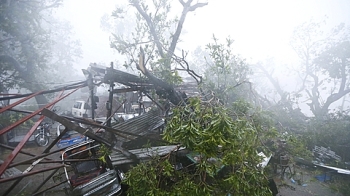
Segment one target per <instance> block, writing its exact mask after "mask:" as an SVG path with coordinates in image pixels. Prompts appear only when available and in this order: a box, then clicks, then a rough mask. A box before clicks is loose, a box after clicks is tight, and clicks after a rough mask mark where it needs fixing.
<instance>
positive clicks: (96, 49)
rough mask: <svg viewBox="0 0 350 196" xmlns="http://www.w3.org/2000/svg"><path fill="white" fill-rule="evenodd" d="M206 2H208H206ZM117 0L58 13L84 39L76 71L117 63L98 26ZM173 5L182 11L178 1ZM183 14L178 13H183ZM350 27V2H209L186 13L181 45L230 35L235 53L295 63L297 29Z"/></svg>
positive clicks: (88, 0) (89, 0)
mask: <svg viewBox="0 0 350 196" xmlns="http://www.w3.org/2000/svg"><path fill="white" fill-rule="evenodd" d="M203 1H206V0H203ZM117 2H125V0H124V1H121V0H120V1H115V0H114V1H113V0H66V1H65V2H64V6H63V7H62V8H61V11H60V12H59V13H60V15H63V17H64V18H66V19H67V20H69V21H70V22H71V24H72V25H73V26H74V31H75V33H76V36H77V37H78V38H79V39H80V40H81V43H82V48H83V59H82V60H81V61H80V62H79V63H78V64H77V68H86V67H87V66H88V65H89V63H91V62H97V63H99V62H104V63H105V64H109V62H111V61H113V60H115V58H116V55H115V52H114V51H113V50H112V49H110V47H109V39H108V38H109V34H108V33H106V32H103V31H102V29H101V28H100V19H101V17H102V15H103V14H105V13H107V14H111V12H112V11H113V9H114V7H115V3H117ZM173 4H174V6H176V7H179V3H178V1H177V0H173ZM179 13H180V12H179ZM325 15H327V16H328V18H329V19H328V22H329V24H331V25H332V26H333V24H334V25H335V24H339V23H340V22H345V23H348V24H349V23H350V1H349V0H244V1H243V0H209V4H208V5H207V6H205V7H203V8H199V9H197V10H196V11H195V12H192V13H189V14H188V15H187V18H186V21H185V25H184V29H185V30H186V33H185V34H183V35H182V36H181V39H182V41H183V42H182V43H181V44H179V46H180V47H181V48H182V49H184V50H192V49H194V48H195V47H197V46H199V45H200V46H204V45H206V44H207V43H209V42H210V41H211V38H212V35H213V34H215V35H216V36H217V37H218V38H219V39H220V40H221V41H224V39H225V38H226V37H227V36H230V37H231V38H232V39H234V40H235V44H234V48H235V52H236V53H239V54H241V55H242V56H243V57H245V58H247V59H248V60H250V61H258V60H261V61H263V60H264V59H266V58H267V57H275V58H276V59H281V60H283V59H286V60H287V59H291V57H293V56H294V55H295V54H294V53H293V51H292V50H291V49H290V47H289V41H290V36H291V33H292V31H293V29H294V27H296V26H297V25H300V24H301V23H303V22H306V21H309V20H310V19H312V18H313V19H316V20H321V19H324V16H325Z"/></svg>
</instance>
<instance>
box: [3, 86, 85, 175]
mask: <svg viewBox="0 0 350 196" xmlns="http://www.w3.org/2000/svg"><path fill="white" fill-rule="evenodd" d="M79 88H80V87H78V88H76V89H75V90H73V91H72V92H70V93H68V94H66V95H64V96H62V97H60V98H58V99H56V100H55V101H53V102H52V103H50V104H47V105H46V106H45V107H44V108H47V107H51V106H53V105H54V104H55V103H57V102H59V101H60V100H62V99H63V98H65V97H67V96H68V95H70V94H72V93H73V92H75V91H77V90H78V89H79ZM44 108H41V109H39V110H37V111H35V112H33V114H31V115H28V116H30V117H32V116H34V115H36V114H38V113H39V112H41V111H42V110H43V109H44ZM30 117H29V118H30ZM29 118H27V117H25V118H23V119H21V120H20V123H23V122H24V121H25V120H28V119H29ZM44 118H45V117H44V116H41V117H40V119H39V121H38V122H36V123H35V124H34V126H33V127H32V128H31V129H30V131H29V132H28V133H27V135H25V137H24V138H23V139H22V140H21V142H20V143H19V144H18V145H17V147H16V148H15V149H14V150H13V151H12V152H11V154H10V155H9V156H8V157H7V159H6V160H5V161H4V163H3V164H1V166H0V176H1V175H2V174H3V173H4V172H5V170H6V168H7V167H8V166H9V165H10V163H11V162H12V161H13V160H14V159H15V157H16V156H17V154H18V153H19V151H20V150H21V149H22V148H23V146H24V144H25V143H26V142H27V141H28V139H29V137H30V136H31V135H32V134H33V133H34V131H35V130H36V128H37V127H38V126H39V124H40V123H41V121H42V120H43V119H44ZM20 123H19V122H17V123H15V124H17V125H16V126H18V125H19V124H20ZM9 127H11V126H9ZM13 127H15V126H12V128H13ZM9 130H10V129H8V127H7V128H5V129H3V130H1V132H0V135H1V134H3V133H6V132H7V131H9Z"/></svg>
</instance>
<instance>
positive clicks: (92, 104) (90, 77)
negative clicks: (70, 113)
mask: <svg viewBox="0 0 350 196" xmlns="http://www.w3.org/2000/svg"><path fill="white" fill-rule="evenodd" d="M88 86H89V90H90V100H91V107H90V108H91V118H92V120H94V119H95V108H94V105H95V100H94V83H93V79H92V74H91V73H89V77H88Z"/></svg>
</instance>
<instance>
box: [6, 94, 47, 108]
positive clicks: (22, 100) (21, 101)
mask: <svg viewBox="0 0 350 196" xmlns="http://www.w3.org/2000/svg"><path fill="white" fill-rule="evenodd" d="M42 92H43V91H39V92H37V93H34V94H32V95H30V96H28V97H26V98H23V99H21V100H18V101H16V102H15V103H12V104H10V105H8V106H5V107H3V108H1V109H0V113H2V112H5V111H6V110H8V109H10V108H13V107H15V106H16V105H18V104H20V103H23V102H25V101H27V100H28V99H31V98H33V97H35V96H36V95H38V94H40V93H42Z"/></svg>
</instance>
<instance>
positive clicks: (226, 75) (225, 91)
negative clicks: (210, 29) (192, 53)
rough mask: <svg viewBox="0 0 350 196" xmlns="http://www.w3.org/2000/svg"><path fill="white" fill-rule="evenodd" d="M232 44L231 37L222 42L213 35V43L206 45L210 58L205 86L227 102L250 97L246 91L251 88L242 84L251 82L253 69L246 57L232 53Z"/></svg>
mask: <svg viewBox="0 0 350 196" xmlns="http://www.w3.org/2000/svg"><path fill="white" fill-rule="evenodd" d="M232 44H233V40H232V39H230V38H227V39H226V43H225V44H221V43H219V40H218V39H217V38H216V37H215V36H214V35H213V43H210V44H207V46H206V47H207V48H206V49H207V51H208V56H209V58H206V66H205V67H207V69H206V70H205V73H204V75H205V86H206V88H207V89H211V90H212V91H214V92H215V94H216V96H217V97H219V98H220V99H221V101H222V102H223V103H225V104H226V103H232V102H233V101H236V100H238V99H240V98H248V97H249V96H248V95H249V93H246V92H249V88H247V85H242V84H243V83H247V84H249V82H248V78H247V77H248V75H249V74H251V70H250V68H249V67H248V64H247V63H246V62H245V60H244V59H242V58H241V57H240V56H239V55H235V54H233V53H232ZM244 92H245V93H244Z"/></svg>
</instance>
